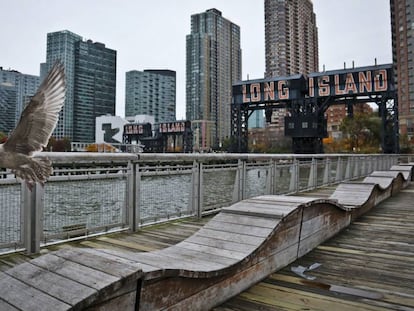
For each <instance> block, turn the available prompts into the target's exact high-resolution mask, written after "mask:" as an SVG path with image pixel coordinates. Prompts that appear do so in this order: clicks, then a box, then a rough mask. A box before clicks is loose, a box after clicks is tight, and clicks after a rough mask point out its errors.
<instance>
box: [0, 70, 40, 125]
mask: <svg viewBox="0 0 414 311" xmlns="http://www.w3.org/2000/svg"><path fill="white" fill-rule="evenodd" d="M0 85H2V86H3V88H2V90H3V94H2V96H1V98H0V107H2V109H1V113H0V114H1V115H2V116H1V118H2V119H8V120H7V121H5V122H6V123H7V124H9V125H10V126H11V128H10V129H4V128H1V127H0V131H3V132H6V133H7V131H9V130H11V129H13V128H14V126H15V125H16V123H17V122H18V120H19V119H20V115H21V113H22V111H23V108H24V106H25V104H27V102H28V101H29V100H30V98H31V97H32V96H33V95H34V94H35V93H36V91H37V89H38V88H39V85H40V78H39V77H38V76H34V75H28V74H23V73H20V72H18V71H16V70H4V69H3V68H1V67H0ZM11 93H14V95H13V96H11V95H10V94H11ZM6 94H8V95H7V96H6ZM10 96H11V97H10ZM6 98H7V100H6ZM11 98H14V101H12V102H11V101H10V100H11ZM6 101H7V109H6ZM3 109H6V110H3ZM6 111H7V117H6V116H5V113H6Z"/></svg>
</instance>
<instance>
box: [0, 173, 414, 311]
mask: <svg viewBox="0 0 414 311" xmlns="http://www.w3.org/2000/svg"><path fill="white" fill-rule="evenodd" d="M405 172H406V171H404V172H402V173H401V172H399V171H395V172H374V173H373V174H372V175H371V176H369V177H367V178H365V179H364V180H363V182H358V183H357V182H347V183H342V184H340V185H338V187H337V189H336V190H335V192H334V193H333V194H332V196H331V197H330V198H328V199H320V198H310V197H300V196H283V195H263V196H259V197H255V198H251V199H247V200H243V201H241V202H238V203H235V204H233V205H232V206H229V207H225V208H223V209H222V211H221V212H220V213H219V214H217V215H216V216H214V217H213V218H212V219H211V220H210V221H209V222H208V223H207V224H206V225H205V226H204V227H203V228H201V229H200V230H199V231H198V232H196V233H195V234H194V235H192V236H191V237H189V238H187V239H186V240H184V241H182V242H180V243H178V244H176V245H174V246H171V247H168V248H165V249H162V250H158V251H153V252H147V253H133V252H119V251H113V250H94V249H72V248H70V249H63V250H60V251H58V252H54V253H51V254H48V255H45V256H41V257H39V258H36V259H33V260H32V261H30V262H28V263H25V264H22V265H19V266H17V267H15V268H13V269H10V270H8V271H6V272H5V273H3V274H1V275H0V309H1V308H2V307H4V306H7V307H10V310H13V308H15V309H16V310H29V309H30V310H33V308H32V307H33V305H34V304H31V305H30V306H31V307H28V306H29V301H30V300H33V297H36V305H40V306H41V307H40V308H39V309H40V310H83V309H88V308H89V309H90V310H96V309H100V308H103V309H105V310H135V309H136V308H139V310H160V309H168V310H189V309H191V310H209V309H210V308H212V307H214V306H215V305H217V304H220V303H222V302H224V301H226V300H227V299H229V298H230V297H232V296H234V295H237V294H238V293H240V292H242V291H243V290H245V289H247V288H248V287H250V286H251V285H253V284H255V283H256V282H258V281H260V280H261V279H263V278H265V277H267V276H268V275H269V274H271V273H272V272H274V271H276V270H278V269H280V268H282V267H285V266H286V265H288V264H289V263H292V262H293V261H295V260H296V259H297V258H299V257H301V256H303V255H304V254H306V253H307V252H309V251H311V250H312V249H313V248H315V247H316V246H318V245H319V244H321V243H322V242H324V241H325V240H327V239H328V238H330V237H332V236H333V235H335V234H337V233H338V232H339V231H340V230H342V229H343V228H345V227H347V226H348V225H349V224H350V222H351V221H352V219H354V218H356V217H358V216H359V215H361V214H362V213H363V212H365V211H367V210H369V209H370V208H372V207H374V206H375V205H376V204H378V203H379V202H381V201H382V200H384V199H385V198H387V197H389V196H390V195H392V194H393V190H392V189H394V187H395V189H400V187H404V185H405V183H406V182H408V181H407V179H406V178H409V177H411V175H407V174H405ZM51 284H53V286H51ZM4 308H5V307H4ZM5 309H6V308H5Z"/></svg>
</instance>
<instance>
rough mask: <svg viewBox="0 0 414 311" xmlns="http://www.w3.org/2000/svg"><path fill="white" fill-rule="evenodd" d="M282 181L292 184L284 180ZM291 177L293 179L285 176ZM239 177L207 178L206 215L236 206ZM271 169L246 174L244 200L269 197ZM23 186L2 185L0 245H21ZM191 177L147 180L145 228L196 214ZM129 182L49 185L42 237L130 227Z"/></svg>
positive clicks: (217, 174) (142, 212)
mask: <svg viewBox="0 0 414 311" xmlns="http://www.w3.org/2000/svg"><path fill="white" fill-rule="evenodd" d="M280 177H281V180H285V182H284V183H285V184H286V183H287V182H288V179H286V178H283V176H280ZM286 177H288V176H286ZM235 178H236V171H235V170H234V169H233V170H214V171H208V170H207V171H206V172H204V173H203V181H202V185H201V189H202V206H203V208H204V210H206V209H210V208H216V207H222V206H227V205H230V204H231V203H232V200H233V193H234V185H235ZM266 179H267V172H266V169H249V170H248V171H247V178H246V189H245V192H246V194H245V196H246V197H253V196H257V195H262V194H265V193H266ZM20 189H21V186H20V184H14V185H0V209H1V214H0V244H2V243H13V242H17V241H20V240H21V237H20V231H21V230H20V228H21V208H20V205H21V204H20V202H21V199H22V198H21V190H20ZM191 193H192V175H191V173H190V172H186V173H185V172H184V173H182V174H174V175H161V176H142V177H141V182H140V191H139V199H138V201H137V204H138V206H139V212H138V213H137V214H138V215H139V216H138V217H139V218H137V221H139V222H140V223H142V224H145V223H147V222H152V221H157V220H160V219H166V218H170V217H173V216H181V215H186V214H187V215H188V214H193V213H194V211H192V204H191V203H192V202H191V201H192V200H191V197H192V196H191ZM127 196H128V191H127V180H126V177H124V176H122V175H120V177H111V178H108V179H90V180H89V179H88V180H77V181H49V182H48V183H47V184H46V186H45V192H44V201H43V202H44V207H43V222H42V223H43V234H44V236H45V238H47V236H48V235H53V234H56V233H60V232H63V231H65V229H68V228H69V227H70V226H79V227H85V228H96V227H105V226H108V227H110V226H114V225H117V224H124V223H125V222H126V208H125V206H126V202H127Z"/></svg>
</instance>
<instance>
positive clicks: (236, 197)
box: [233, 159, 245, 203]
mask: <svg viewBox="0 0 414 311" xmlns="http://www.w3.org/2000/svg"><path fill="white" fill-rule="evenodd" d="M244 173H245V164H244V161H242V160H240V159H239V160H238V162H237V170H236V179H235V181H234V190H233V203H236V202H239V201H241V200H243V197H244V193H243V192H244V182H243V181H244Z"/></svg>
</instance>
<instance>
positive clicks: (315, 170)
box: [308, 158, 318, 189]
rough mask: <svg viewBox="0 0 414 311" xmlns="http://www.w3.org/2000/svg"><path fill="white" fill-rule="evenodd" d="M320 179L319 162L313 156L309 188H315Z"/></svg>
mask: <svg viewBox="0 0 414 311" xmlns="http://www.w3.org/2000/svg"><path fill="white" fill-rule="evenodd" d="M317 179H318V163H317V160H316V159H315V158H312V163H311V167H310V171H309V179H308V188H309V189H315V188H316V184H317V182H316V181H317Z"/></svg>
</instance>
